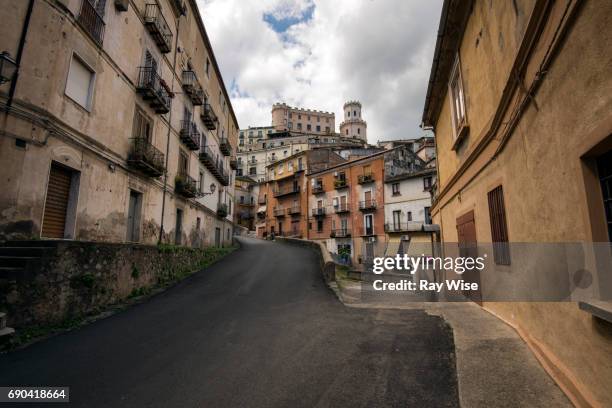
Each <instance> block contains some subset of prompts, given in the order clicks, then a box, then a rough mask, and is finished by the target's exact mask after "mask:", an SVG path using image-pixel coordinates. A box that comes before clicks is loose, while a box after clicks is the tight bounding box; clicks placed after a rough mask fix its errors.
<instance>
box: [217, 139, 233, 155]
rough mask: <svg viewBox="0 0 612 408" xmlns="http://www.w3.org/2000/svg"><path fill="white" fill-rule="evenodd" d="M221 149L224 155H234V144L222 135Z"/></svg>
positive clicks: (220, 140)
mask: <svg viewBox="0 0 612 408" xmlns="http://www.w3.org/2000/svg"><path fill="white" fill-rule="evenodd" d="M219 150H221V153H223V155H224V156H231V155H232V145H231V144H230V142H229V139H228V138H227V137H222V138H220V139H219Z"/></svg>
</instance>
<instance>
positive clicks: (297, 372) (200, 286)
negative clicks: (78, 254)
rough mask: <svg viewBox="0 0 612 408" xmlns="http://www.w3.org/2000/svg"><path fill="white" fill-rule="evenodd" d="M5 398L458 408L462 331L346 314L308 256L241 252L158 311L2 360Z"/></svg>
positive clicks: (269, 250) (416, 319) (165, 298)
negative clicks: (65, 390) (60, 391)
mask: <svg viewBox="0 0 612 408" xmlns="http://www.w3.org/2000/svg"><path fill="white" fill-rule="evenodd" d="M0 367H2V368H1V370H0V384H3V385H15V386H16V385H33V386H34V385H38V386H41V385H54V386H70V402H71V406H75V407H77V406H78V407H107V406H123V407H169V406H175V407H246V406H249V407H282V406H291V407H297V406H304V407H312V406H320V407H326V406H364V407H365V406H377V407H380V406H394V407H399V406H403V407H405V406H436V407H454V406H458V405H459V402H458V396H457V380H456V373H455V357H454V344H453V336H452V331H451V329H450V328H449V326H448V325H446V324H445V323H444V321H443V320H442V318H440V317H437V316H430V315H427V314H426V313H425V312H423V311H421V310H367V309H356V308H347V307H345V306H344V305H342V304H341V303H340V302H339V301H338V300H337V299H336V297H335V296H334V294H333V293H332V292H331V291H330V290H329V289H328V288H327V287H326V285H325V284H324V282H323V280H322V278H321V275H320V270H319V264H318V258H317V256H316V254H315V253H314V252H312V251H311V250H309V249H306V248H301V247H296V246H291V245H287V244H281V243H274V242H267V241H259V240H252V239H241V248H240V249H239V250H238V251H236V252H234V253H233V254H231V255H230V256H229V257H227V258H226V259H224V260H222V261H221V262H219V263H217V264H215V265H213V266H212V267H210V268H209V269H207V270H205V271H202V272H200V273H198V274H195V275H194V276H192V277H190V278H188V279H187V280H185V281H183V282H182V283H180V284H179V285H177V286H176V287H174V288H172V289H170V290H168V291H166V292H164V293H162V294H160V295H157V296H155V297H153V298H152V299H150V300H149V301H146V302H144V303H142V304H140V305H137V306H134V307H132V308H130V309H128V310H126V311H124V312H121V313H118V314H116V315H114V316H112V317H110V318H107V319H104V320H100V321H98V322H96V323H94V324H91V325H89V326H86V327H83V328H81V329H79V330H75V331H73V332H70V333H67V334H64V335H59V336H56V337H53V338H50V339H48V340H46V341H43V342H41V343H38V344H35V345H33V346H31V347H29V348H27V349H24V350H20V351H17V352H13V353H9V354H5V355H2V356H0Z"/></svg>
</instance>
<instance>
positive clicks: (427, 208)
mask: <svg viewBox="0 0 612 408" xmlns="http://www.w3.org/2000/svg"><path fill="white" fill-rule="evenodd" d="M429 210H430V207H425V209H424V212H425V224H431V213H430V212H429Z"/></svg>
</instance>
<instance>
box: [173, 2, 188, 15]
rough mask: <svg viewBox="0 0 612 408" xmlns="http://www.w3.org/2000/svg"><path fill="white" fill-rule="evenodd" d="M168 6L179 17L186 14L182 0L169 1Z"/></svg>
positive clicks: (185, 7)
mask: <svg viewBox="0 0 612 408" xmlns="http://www.w3.org/2000/svg"><path fill="white" fill-rule="evenodd" d="M170 4H171V5H172V8H173V9H174V11H175V12H176V13H177V14H178V15H179V16H184V15H186V14H187V6H186V5H185V2H184V1H183V0H170Z"/></svg>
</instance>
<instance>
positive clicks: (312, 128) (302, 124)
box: [272, 103, 336, 135]
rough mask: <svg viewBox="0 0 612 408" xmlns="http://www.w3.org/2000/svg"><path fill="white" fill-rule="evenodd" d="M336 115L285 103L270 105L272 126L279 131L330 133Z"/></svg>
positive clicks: (334, 125)
mask: <svg viewBox="0 0 612 408" xmlns="http://www.w3.org/2000/svg"><path fill="white" fill-rule="evenodd" d="M335 118H336V115H335V114H334V113H333V112H323V111H319V110H312V109H302V108H294V107H291V106H289V105H287V104H285V103H275V104H274V105H272V126H273V127H274V129H276V130H277V131H279V132H284V131H288V130H289V131H294V132H304V133H309V134H314V135H324V134H332V133H334V132H335V129H336V119H335Z"/></svg>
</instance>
